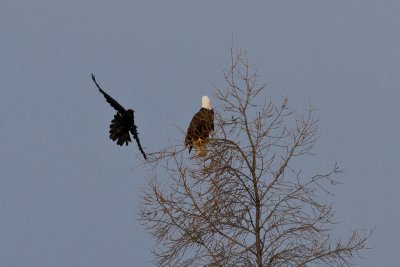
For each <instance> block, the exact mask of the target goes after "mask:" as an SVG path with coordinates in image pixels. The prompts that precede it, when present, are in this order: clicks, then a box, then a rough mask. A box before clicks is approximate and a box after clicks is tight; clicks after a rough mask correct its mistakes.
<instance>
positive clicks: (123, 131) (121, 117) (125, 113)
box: [92, 73, 147, 159]
mask: <svg viewBox="0 0 400 267" xmlns="http://www.w3.org/2000/svg"><path fill="white" fill-rule="evenodd" d="M92 80H93V82H94V83H95V84H96V86H97V88H98V89H99V91H100V93H102V94H103V96H104V97H105V99H106V101H107V102H108V103H109V104H110V105H111V107H113V108H114V109H115V110H116V111H117V114H115V115H114V119H113V120H112V121H111V125H110V139H111V140H113V141H117V145H120V146H122V145H123V144H124V143H125V144H126V145H128V143H129V142H131V141H132V140H131V137H130V136H129V132H131V134H132V136H133V138H135V140H136V143H137V145H138V147H139V150H140V152H141V153H142V155H143V157H144V159H147V157H146V153H144V151H143V149H142V146H141V144H140V140H139V134H138V132H137V126H136V125H135V119H134V115H133V113H134V111H133V110H132V109H128V110H126V109H125V108H123V107H122V106H121V105H120V104H119V103H118V102H117V101H115V100H114V99H113V98H112V97H111V96H109V95H108V94H107V93H106V92H104V91H103V89H101V88H100V85H99V84H98V83H97V81H96V78H95V77H94V74H93V73H92Z"/></svg>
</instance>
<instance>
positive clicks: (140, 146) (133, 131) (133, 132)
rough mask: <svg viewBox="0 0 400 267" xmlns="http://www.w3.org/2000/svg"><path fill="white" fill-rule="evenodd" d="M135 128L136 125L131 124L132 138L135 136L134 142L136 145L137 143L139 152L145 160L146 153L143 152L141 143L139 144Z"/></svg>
mask: <svg viewBox="0 0 400 267" xmlns="http://www.w3.org/2000/svg"><path fill="white" fill-rule="evenodd" d="M136 129H137V126H136V125H133V126H132V128H131V129H130V131H131V134H132V136H133V138H135V140H136V143H137V145H138V147H139V150H140V152H141V153H142V155H143V157H144V159H145V160H147V156H146V153H144V151H143V148H142V145H141V144H140V140H139V134H138V132H137V130H136Z"/></svg>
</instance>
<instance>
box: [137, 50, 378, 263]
mask: <svg viewBox="0 0 400 267" xmlns="http://www.w3.org/2000/svg"><path fill="white" fill-rule="evenodd" d="M225 80H226V82H227V85H228V88H227V90H217V93H216V96H215V97H216V99H217V100H218V101H219V104H220V107H219V108H218V109H217V110H216V119H215V120H216V121H215V124H216V129H215V132H214V134H213V136H212V138H211V139H210V140H209V141H208V143H207V154H206V156H204V157H198V156H196V155H195V156H192V157H189V156H188V154H187V153H182V151H183V149H184V148H183V145H180V144H179V145H172V146H170V147H169V148H167V149H165V150H162V151H159V152H157V153H153V154H151V155H150V161H149V162H150V163H149V164H150V165H151V168H150V170H149V177H148V178H149V184H148V186H147V188H146V189H145V193H144V199H143V203H142V205H141V211H140V215H139V219H140V220H141V221H142V222H143V223H144V224H145V225H146V226H147V227H148V229H149V231H150V232H151V233H152V235H153V236H154V238H155V240H156V242H157V246H156V247H155V249H154V254H155V256H156V264H157V265H159V266H258V267H261V266H307V265H327V266H349V265H351V264H352V260H353V258H354V256H359V255H358V252H359V251H360V250H361V249H364V248H365V243H366V240H367V239H368V237H369V236H370V235H371V233H372V231H371V230H353V231H352V232H351V234H350V236H348V237H347V238H346V240H342V239H340V238H335V237H334V236H333V234H332V228H333V227H334V226H335V223H336V222H335V221H334V220H333V215H334V209H333V207H332V205H331V204H330V203H328V202H326V201H324V196H326V195H327V194H328V195H329V194H331V193H330V191H329V190H330V189H329V188H328V187H329V186H333V185H336V184H337V181H336V180H335V177H336V175H337V174H339V173H340V172H341V171H340V170H339V168H338V166H337V165H336V164H334V166H333V167H332V169H331V170H330V171H328V172H325V173H320V172H318V173H316V174H314V175H306V174H303V172H302V170H301V161H299V159H301V160H306V159H307V157H308V156H309V155H312V149H313V147H314V145H315V144H316V141H317V125H318V120H317V119H316V118H315V116H314V113H315V110H314V108H313V107H309V108H308V109H307V110H306V111H305V112H303V114H296V113H295V112H294V111H293V110H291V109H289V108H288V99H287V98H284V99H283V100H282V101H281V103H279V104H278V105H276V104H274V103H273V101H272V100H270V99H268V98H265V97H263V92H265V85H259V84H258V83H257V71H253V68H252V67H251V66H250V65H249V63H248V60H247V56H246V54H245V53H244V52H243V51H241V50H240V51H236V50H233V49H232V50H231V64H230V67H229V69H228V70H227V71H226V72H225Z"/></svg>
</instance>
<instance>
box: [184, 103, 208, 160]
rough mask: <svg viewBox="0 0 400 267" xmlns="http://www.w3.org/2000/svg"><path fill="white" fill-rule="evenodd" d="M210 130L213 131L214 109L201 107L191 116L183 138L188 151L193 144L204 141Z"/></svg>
mask: <svg viewBox="0 0 400 267" xmlns="http://www.w3.org/2000/svg"><path fill="white" fill-rule="evenodd" d="M211 131H214V111H213V110H212V109H207V108H204V107H202V108H201V109H200V110H199V111H198V112H197V113H196V114H195V115H194V116H193V118H192V120H191V122H190V124H189V128H188V130H187V134H186V138H185V146H186V147H189V153H190V151H191V150H192V148H193V146H195V145H196V144H198V143H202V142H204V141H205V140H206V139H207V138H208V136H209V135H210V133H211Z"/></svg>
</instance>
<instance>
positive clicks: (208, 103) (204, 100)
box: [201, 95, 212, 110]
mask: <svg viewBox="0 0 400 267" xmlns="http://www.w3.org/2000/svg"><path fill="white" fill-rule="evenodd" d="M201 107H202V108H206V109H209V110H212V105H211V100H210V99H209V98H208V96H206V95H205V96H203V97H202V98H201Z"/></svg>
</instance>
